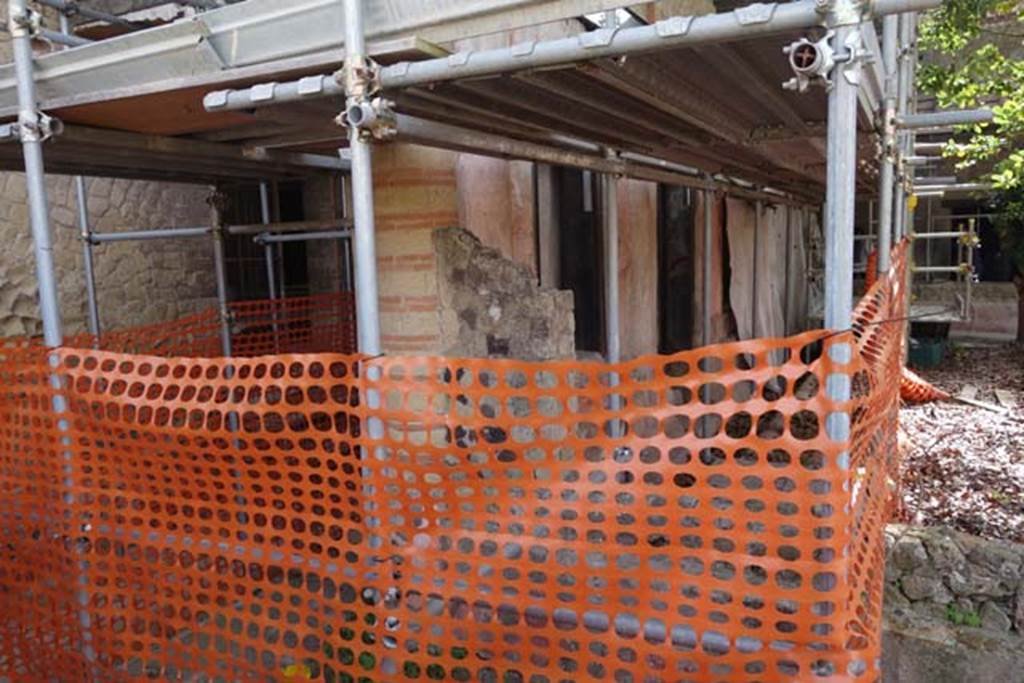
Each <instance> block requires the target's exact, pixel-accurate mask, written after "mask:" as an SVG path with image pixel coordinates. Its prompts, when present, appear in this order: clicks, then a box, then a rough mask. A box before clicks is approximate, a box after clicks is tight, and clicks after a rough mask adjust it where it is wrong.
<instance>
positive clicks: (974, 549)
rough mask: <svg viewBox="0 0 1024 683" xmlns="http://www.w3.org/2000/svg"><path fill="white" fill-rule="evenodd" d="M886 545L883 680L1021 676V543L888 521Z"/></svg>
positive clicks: (929, 682)
mask: <svg viewBox="0 0 1024 683" xmlns="http://www.w3.org/2000/svg"><path fill="white" fill-rule="evenodd" d="M886 549H887V561H886V574H885V601H884V605H885V629H886V633H885V647H884V658H883V672H884V680H886V681H890V682H892V683H918V682H920V683H944V682H945V681H950V682H951V683H952V682H953V681H956V682H957V683H959V682H960V681H996V680H1006V681H1011V680H1014V681H1016V680H1022V675H1024V674H1022V672H1024V546H1021V545H1018V544H1015V543H1008V542H1005V541H990V540H985V539H980V538H977V537H975V536H970V535H967V534H962V533H958V532H955V531H951V530H949V529H943V528H923V527H905V526H900V525H891V526H890V527H889V528H888V529H887V531H886Z"/></svg>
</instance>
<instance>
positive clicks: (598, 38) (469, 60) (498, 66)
mask: <svg viewBox="0 0 1024 683" xmlns="http://www.w3.org/2000/svg"><path fill="white" fill-rule="evenodd" d="M941 4H942V2H941V0H875V1H874V2H873V3H872V6H871V9H872V12H873V13H874V14H875V15H883V14H895V13H902V12H913V11H917V10H926V9H931V8H933V7H938V6H939V5H941ZM824 9H827V4H826V5H825V7H824ZM824 24H825V14H824V12H823V7H822V5H821V4H820V3H819V2H817V0H798V1H797V2H787V3H781V4H780V3H771V4H761V3H758V4H753V5H748V6H746V7H740V8H738V9H735V10H733V11H731V12H720V13H716V14H705V15H701V16H696V17H692V16H687V17H671V18H668V19H664V20H662V21H659V22H656V23H654V24H649V25H645V26H635V27H629V28H614V29H612V28H609V29H600V30H597V31H590V32H587V33H581V34H579V35H576V36H571V37H568V38H561V39H558V40H547V41H531V42H526V43H521V44H519V45H513V46H512V47H507V48H499V49H495V50H475V51H466V52H457V53H455V54H453V55H450V56H448V57H442V58H439V59H427V60H424V61H420V62H400V63H398V64H393V65H390V66H386V67H384V68H382V69H381V71H380V83H381V86H382V87H383V89H384V90H388V89H395V88H405V87H409V86H413V85H422V84H425V83H435V82H438V81H447V80H454V79H458V78H468V77H479V76H487V75H497V74H502V73H510V72H515V71H520V70H525V69H536V68H540V67H552V66H559V65H567V64H573V63H576V62H583V61H588V60H592V59H601V58H604V57H619V56H624V55H629V54H636V53H640V52H651V51H656V50H663V49H671V48H676V47H682V46H688V45H704V44H708V43H716V42H722V41H728V40H740V39H743V38H753V37H757V36H761V35H768V34H774V33H785V32H791V31H799V30H803V29H809V28H813V27H816V26H822V25H824ZM341 95H344V88H343V87H342V86H341V85H340V84H339V83H338V82H337V81H336V80H335V79H334V77H333V75H320V76H309V77H306V78H302V79H299V80H298V81H291V82H287V83H264V84H260V85H255V86H253V87H251V88H246V89H243V90H219V91H216V92H211V93H209V94H207V95H206V97H205V98H203V105H204V106H205V107H206V109H207V110H210V111H223V110H230V109H251V108H254V107H260V106H267V105H271V104H275V103H279V102H289V101H295V100H303V99H313V98H318V97H330V96H341Z"/></svg>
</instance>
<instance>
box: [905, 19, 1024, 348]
mask: <svg viewBox="0 0 1024 683" xmlns="http://www.w3.org/2000/svg"><path fill="white" fill-rule="evenodd" d="M918 47H919V49H920V50H921V51H922V54H923V55H924V59H923V60H922V65H921V67H920V70H919V72H918V73H919V76H918V87H919V88H920V90H921V91H923V92H925V93H928V94H931V95H933V96H934V97H935V99H936V103H937V104H938V106H939V108H942V109H945V108H976V107H990V108H991V109H992V110H993V112H994V113H995V120H994V121H993V122H992V123H990V124H983V125H975V126H965V127H963V128H961V129H960V130H959V131H957V135H956V137H955V138H954V139H952V140H950V141H949V143H948V144H947V145H946V149H945V154H946V156H948V157H952V158H953V159H955V160H956V164H957V168H958V169H959V170H972V171H974V172H975V174H976V175H978V176H981V177H982V178H983V179H987V180H989V181H990V182H991V183H992V184H993V185H994V186H995V188H996V192H995V195H994V197H993V204H994V207H993V208H994V209H995V211H996V213H997V214H998V216H999V217H998V218H997V220H996V221H995V224H996V228H997V230H998V231H999V234H1000V243H1001V246H1002V248H1003V251H1004V252H1005V253H1006V254H1008V255H1009V256H1010V258H1011V259H1012V260H1013V262H1014V266H1015V268H1016V271H1017V277H1016V281H1017V286H1018V291H1019V292H1020V293H1021V296H1022V302H1021V308H1022V310H1021V314H1022V315H1024V2H1021V1H1018V0H946V2H945V4H944V5H943V6H942V8H941V9H940V10H937V11H936V12H933V13H932V14H931V15H930V16H929V17H928V19H927V20H925V21H924V22H923V23H922V25H921V29H920V34H919V43H918ZM1020 329H1021V331H1024V322H1022V324H1021V325H1020ZM1020 334H1021V332H1020V331H1019V332H1018V336H1020ZM1021 341H1024V339H1021Z"/></svg>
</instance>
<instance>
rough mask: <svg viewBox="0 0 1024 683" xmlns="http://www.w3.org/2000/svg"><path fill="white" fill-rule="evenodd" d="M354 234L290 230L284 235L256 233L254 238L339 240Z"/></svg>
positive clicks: (259, 240) (267, 240)
mask: <svg viewBox="0 0 1024 683" xmlns="http://www.w3.org/2000/svg"><path fill="white" fill-rule="evenodd" d="M351 236H352V231H351V230H325V231H323V232H290V233H286V234H284V235H269V234H266V235H256V236H255V237H254V238H253V240H254V241H256V242H257V243H259V244H272V243H274V242H311V241H313V240H337V239H344V238H347V237H351Z"/></svg>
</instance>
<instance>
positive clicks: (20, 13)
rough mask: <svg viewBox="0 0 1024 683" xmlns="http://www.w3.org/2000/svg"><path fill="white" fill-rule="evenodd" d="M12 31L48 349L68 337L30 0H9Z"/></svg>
mask: <svg viewBox="0 0 1024 683" xmlns="http://www.w3.org/2000/svg"><path fill="white" fill-rule="evenodd" d="M7 8H8V29H9V31H10V34H11V42H12V44H13V50H14V75H15V79H16V82H17V88H18V131H19V133H20V135H21V148H22V153H23V154H24V157H25V186H26V192H27V194H28V205H29V222H30V223H31V228H32V241H33V244H34V249H35V261H36V278H37V280H38V282H39V313H40V317H41V318H42V322H43V341H44V342H45V344H46V345H47V346H49V347H57V346H60V345H61V343H62V342H63V340H64V334H63V330H62V328H61V320H60V304H59V301H58V298H57V276H56V271H55V270H54V265H53V240H52V236H51V234H50V217H49V213H48V210H47V199H46V184H45V169H44V166H43V139H44V138H45V137H46V136H47V135H48V132H49V131H48V123H49V119H48V118H47V117H45V116H43V115H42V114H41V113H40V112H39V111H38V109H37V108H36V102H37V99H36V84H35V80H34V78H33V73H32V60H33V56H32V27H33V20H32V16H31V14H30V12H29V9H28V7H27V4H26V0H8V5H7Z"/></svg>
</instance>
